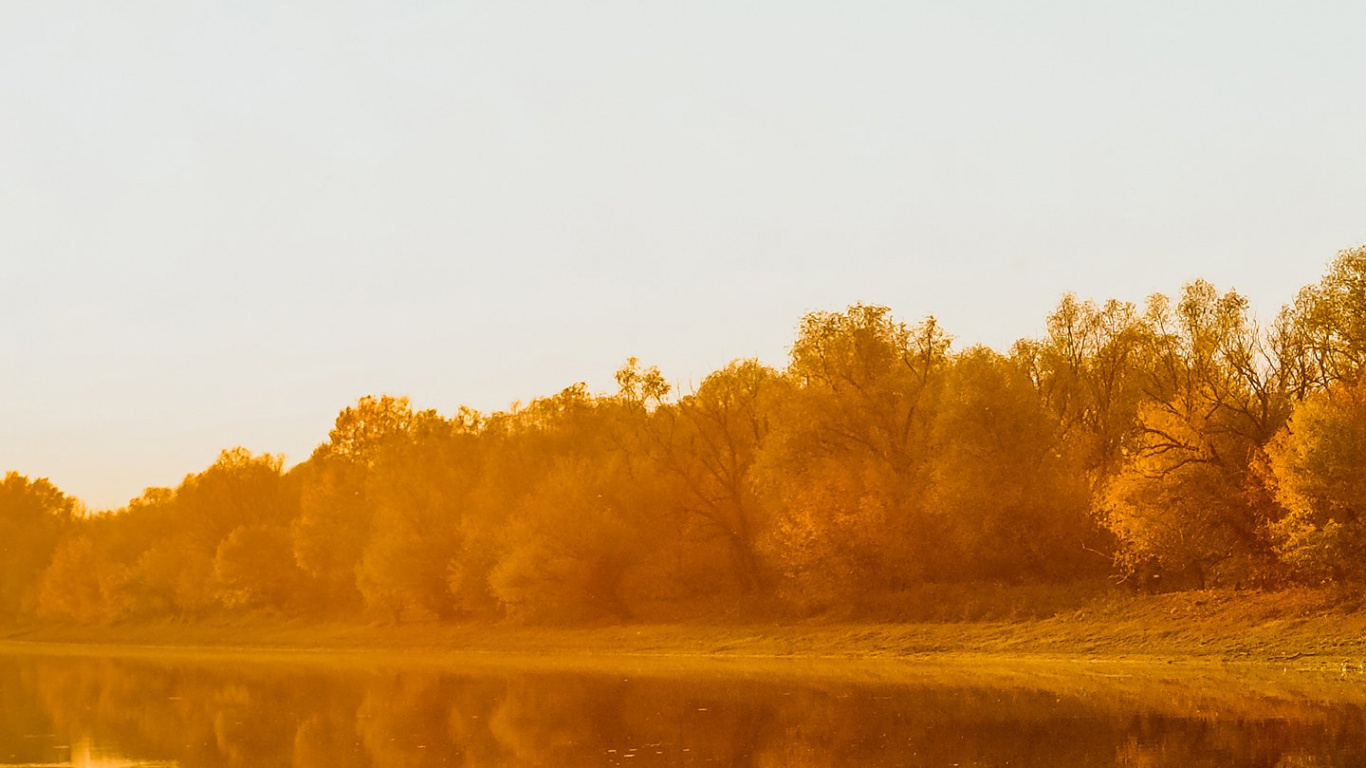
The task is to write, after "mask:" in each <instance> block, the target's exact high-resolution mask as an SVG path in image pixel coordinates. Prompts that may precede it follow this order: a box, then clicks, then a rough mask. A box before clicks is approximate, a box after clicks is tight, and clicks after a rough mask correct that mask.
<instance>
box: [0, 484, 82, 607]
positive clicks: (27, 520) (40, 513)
mask: <svg viewBox="0 0 1366 768" xmlns="http://www.w3.org/2000/svg"><path fill="white" fill-rule="evenodd" d="M77 511H78V505H77V502H76V501H75V499H72V498H71V497H69V496H67V495H66V494H64V493H62V492H61V491H60V490H58V489H57V487H56V486H54V485H53V484H52V483H50V482H48V481H47V480H46V479H44V478H39V479H37V480H29V479H28V478H27V477H24V476H23V475H20V474H19V473H17V472H9V473H6V474H5V477H4V479H3V480H0V621H3V620H8V619H13V618H15V617H16V616H18V615H19V613H20V612H21V610H23V609H25V608H27V607H28V605H27V604H28V603H30V601H31V600H32V599H33V597H34V593H35V590H36V589H37V587H38V579H39V577H40V575H41V574H42V572H43V570H44V569H45V568H46V567H47V565H48V562H49V560H51V558H52V553H53V550H54V549H55V548H56V546H57V541H58V538H59V536H60V535H61V533H62V532H63V530H64V529H66V528H67V527H68V526H69V525H70V523H71V521H72V520H73V518H74V517H75V516H76V514H77Z"/></svg>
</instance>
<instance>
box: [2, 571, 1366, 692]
mask: <svg viewBox="0 0 1366 768" xmlns="http://www.w3.org/2000/svg"><path fill="white" fill-rule="evenodd" d="M37 646H42V647H43V648H45V649H47V650H49V651H50V650H52V649H55V648H58V647H65V648H66V649H67V650H68V651H70V652H89V651H92V650H95V649H96V648H106V647H118V648H122V649H125V650H130V651H136V652H141V653H156V654H166V653H174V652H182V653H184V652H211V653H228V654H230V653H243V652H251V653H258V654H259V653H262V652H270V653H273V654H307V655H314V654H328V653H331V654H339V653H348V654H368V655H376V654H382V655H389V656H398V657H406V658H428V659H441V658H452V657H465V658H469V657H479V656H486V657H487V656H498V657H503V658H506V657H524V658H527V659H534V658H544V657H555V658H560V659H563V658H585V659H591V658H607V657H633V658H641V657H651V658H659V659H685V658H707V659H774V660H776V659H809V660H813V661H814V660H830V661H835V660H851V659H861V660H868V661H876V660H928V659H935V658H947V657H965V656H974V657H982V658H986V657H990V658H994V659H1012V658H1018V659H1040V660H1045V659H1054V660H1057V659H1066V660H1074V661H1084V662H1102V661H1141V662H1174V661H1181V662H1200V663H1214V664H1229V663H1238V664H1254V665H1279V666H1293V667H1294V668H1297V669H1324V670H1338V669H1351V670H1353V671H1358V670H1360V671H1362V672H1363V673H1366V606H1363V604H1362V603H1361V601H1360V600H1359V599H1357V598H1355V596H1352V595H1347V594H1344V593H1342V592H1341V591H1326V590H1287V591H1280V592H1233V591H1201V592H1183V593H1174V594H1168V595H1155V596H1141V597H1138V596H1133V597H1114V596H1111V597H1108V598H1106V599H1104V600H1098V601H1095V602H1093V603H1091V604H1088V605H1087V606H1085V607H1083V608H1081V609H1079V610H1073V611H1068V612H1065V613H1060V614H1058V615H1055V616H1051V617H1047V618H1034V619H1023V620H1015V621H973V622H944V623H904V624H903V623H849V622H831V621H828V620H806V621H802V622H796V623H766V624H759V623H727V624H723V625H716V624H710V625H700V624H654V623H652V624H615V625H603V626H592V627H538V626H522V625H517V624H513V623H507V622H498V623H478V624H435V623H428V624H405V625H377V624H363V625H362V624H346V623H316V622H306V621H301V620H281V619H271V618H269V617H254V618H250V619H247V618H241V619H234V620H231V621H228V620H219V621H211V622H201V623H157V624H119V625H113V626H99V627H90V626H52V625H43V626H23V627H10V628H0V651H3V650H6V649H8V650H11V651H13V650H22V649H24V648H29V649H33V648H36V647H37Z"/></svg>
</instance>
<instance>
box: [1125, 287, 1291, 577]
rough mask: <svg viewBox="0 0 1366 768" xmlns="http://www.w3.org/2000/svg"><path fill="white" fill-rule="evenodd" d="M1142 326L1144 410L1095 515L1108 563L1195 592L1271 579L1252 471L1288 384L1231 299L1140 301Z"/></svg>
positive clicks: (1264, 512)
mask: <svg viewBox="0 0 1366 768" xmlns="http://www.w3.org/2000/svg"><path fill="white" fill-rule="evenodd" d="M1144 322H1145V324H1146V325H1147V328H1148V339H1149V349H1148V350H1147V352H1146V354H1147V355H1148V356H1149V361H1148V366H1149V371H1150V373H1149V374H1148V381H1147V383H1146V384H1145V394H1146V396H1147V402H1146V403H1145V404H1144V405H1143V407H1142V408H1140V410H1139V413H1138V433H1137V435H1136V436H1135V438H1134V439H1133V440H1132V442H1131V444H1130V446H1128V451H1127V454H1126V457H1125V462H1124V465H1123V467H1122V468H1121V470H1120V472H1119V473H1118V474H1117V475H1116V476H1115V477H1114V478H1112V480H1111V481H1110V482H1109V483H1108V484H1107V487H1106V489H1105V491H1104V493H1103V498H1102V501H1101V509H1100V512H1101V515H1102V518H1103V520H1104V522H1105V524H1106V525H1107V527H1109V529H1110V530H1111V531H1112V532H1114V533H1115V535H1116V537H1117V538H1118V543H1119V550H1118V552H1117V562H1118V564H1119V565H1120V567H1121V569H1122V570H1123V571H1124V572H1125V573H1126V574H1130V575H1132V574H1136V573H1139V572H1141V571H1146V570H1150V569H1151V568H1152V567H1155V568H1157V570H1158V571H1162V572H1165V573H1166V574H1167V576H1168V577H1172V576H1176V575H1177V574H1183V575H1184V576H1185V577H1186V578H1189V579H1190V580H1191V581H1192V582H1193V583H1196V584H1199V585H1204V584H1205V583H1207V582H1211V581H1212V582H1215V583H1239V582H1242V581H1245V580H1247V579H1249V578H1252V579H1257V580H1266V579H1269V578H1272V577H1273V576H1274V574H1272V573H1271V565H1272V564H1273V562H1274V557H1273V555H1272V552H1271V545H1270V537H1269V531H1268V526H1269V524H1270V521H1271V519H1272V518H1273V517H1274V516H1275V509H1274V507H1273V505H1272V503H1271V500H1270V498H1269V497H1268V496H1267V495H1266V493H1265V492H1264V490H1263V487H1262V485H1261V483H1260V481H1259V478H1258V475H1257V469H1256V468H1257V467H1258V466H1259V463H1260V461H1261V458H1260V457H1261V449H1262V446H1263V445H1265V443H1266V442H1267V441H1268V440H1269V439H1270V438H1271V436H1272V435H1273V434H1275V432H1276V431H1277V430H1278V429H1280V427H1281V425H1282V424H1283V423H1284V421H1285V418H1286V416H1287V415H1288V413H1289V410H1290V405H1291V402H1292V401H1291V398H1290V394H1289V392H1288V391H1287V382H1289V381H1292V377H1290V376H1287V375H1286V374H1285V370H1286V366H1285V365H1284V364H1283V361H1282V360H1281V359H1280V358H1279V357H1278V356H1277V355H1276V354H1275V352H1274V347H1273V346H1272V345H1270V344H1268V341H1267V335H1266V334H1264V333H1263V332H1262V331H1261V329H1260V328H1259V327H1258V326H1257V325H1256V323H1255V322H1253V321H1252V319H1251V317H1250V313H1249V310H1248V305H1247V300H1246V299H1244V298H1243V297H1242V296H1240V295H1239V294H1238V293H1236V292H1234V291H1229V292H1227V293H1224V294H1220V293H1219V292H1218V291H1217V290H1216V289H1215V288H1214V287H1213V286H1211V285H1210V284H1209V283H1206V282H1203V281H1197V282H1195V283H1192V284H1190V285H1188V286H1186V287H1185V289H1184V290H1183V291H1182V295H1181V300H1180V301H1179V302H1178V303H1177V304H1176V306H1175V307H1174V308H1173V307H1172V306H1171V304H1170V302H1169V301H1168V300H1167V299H1166V297H1163V296H1154V297H1153V298H1152V299H1150V300H1149V306H1148V310H1147V314H1146V316H1145V318H1144ZM1168 580H1169V581H1170V578H1169V579H1168Z"/></svg>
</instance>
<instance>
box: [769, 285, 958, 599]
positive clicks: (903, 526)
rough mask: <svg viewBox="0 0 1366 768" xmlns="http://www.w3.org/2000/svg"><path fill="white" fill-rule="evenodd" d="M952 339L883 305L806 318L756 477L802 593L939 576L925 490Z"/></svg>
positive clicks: (773, 542)
mask: <svg viewBox="0 0 1366 768" xmlns="http://www.w3.org/2000/svg"><path fill="white" fill-rule="evenodd" d="M948 348H949V338H948V336H947V335H945V334H944V332H943V330H942V329H941V328H940V327H939V325H938V324H937V323H936V322H935V321H934V319H933V318H931V319H928V320H926V321H924V322H922V323H921V324H919V325H917V326H914V327H912V326H908V325H906V324H905V323H902V322H899V321H897V320H895V319H893V318H892V316H891V313H890V311H889V310H888V309H887V308H885V307H871V306H865V305H854V306H852V307H850V308H849V309H848V310H847V311H845V312H843V313H829V312H817V313H812V314H809V315H807V316H806V317H805V318H803V320H802V323H801V326H800V330H799V333H798V337H797V341H796V342H795V343H794V344H793V347H792V355H791V361H790V363H789V365H788V368H787V371H786V375H787V376H788V377H789V378H790V379H791V381H792V383H793V385H794V386H793V389H792V392H791V396H790V397H788V398H786V399H785V403H784V405H783V407H782V408H781V417H780V419H779V420H778V425H779V426H778V428H777V429H776V430H775V431H774V433H773V434H772V436H771V437H770V439H769V440H768V442H767V444H766V446H765V448H764V451H763V458H762V459H761V460H760V462H759V466H758V468H757V472H756V478H757V480H758V483H759V488H760V489H761V491H762V493H763V495H764V497H765V501H766V503H767V504H769V505H770V508H771V509H773V510H774V511H775V520H774V525H773V529H772V532H771V533H770V534H769V535H768V536H767V537H765V547H766V549H767V551H768V552H769V553H771V555H772V557H773V558H774V562H775V563H777V564H778V565H779V566H780V567H781V568H782V570H783V571H784V572H785V574H786V576H787V577H788V578H789V579H790V584H791V585H792V586H793V587H794V588H795V589H794V595H795V596H796V597H798V598H799V599H800V600H801V601H803V602H808V603H822V602H825V603H829V602H831V601H833V600H839V599H843V598H845V597H847V596H849V595H850V594H853V593H857V592H859V591H863V590H878V589H898V588H903V587H905V586H908V585H909V584H913V583H916V582H918V581H921V580H923V579H925V578H927V577H930V578H932V577H934V576H935V572H936V570H937V568H938V565H937V563H936V555H937V554H938V551H937V548H936V533H935V531H934V530H933V526H934V520H933V519H932V518H931V516H929V515H928V514H927V511H926V508H925V503H924V492H925V489H926V487H927V486H928V482H927V479H928V471H929V467H930V461H929V460H930V444H931V434H930V432H931V424H932V421H933V414H934V407H935V400H936V398H937V396H938V393H939V390H940V385H941V383H942V379H943V373H944V371H945V369H946V366H947V361H948Z"/></svg>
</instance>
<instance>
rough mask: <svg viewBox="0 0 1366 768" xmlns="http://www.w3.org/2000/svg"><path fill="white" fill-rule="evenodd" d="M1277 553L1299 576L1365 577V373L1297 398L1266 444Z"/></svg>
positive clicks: (1351, 578)
mask: <svg viewBox="0 0 1366 768" xmlns="http://www.w3.org/2000/svg"><path fill="white" fill-rule="evenodd" d="M1267 456H1268V465H1269V468H1270V473H1271V477H1272V480H1273V481H1274V482H1273V488H1274V492H1275V496H1276V501H1277V502H1279V503H1280V505H1281V506H1282V507H1284V509H1285V510H1286V514H1285V517H1284V518H1283V519H1281V520H1279V521H1278V522H1277V523H1276V525H1275V526H1274V534H1275V537H1276V548H1277V552H1278V554H1279V555H1280V556H1281V558H1282V559H1283V560H1285V561H1286V563H1287V564H1289V565H1290V566H1291V567H1292V568H1294V569H1295V571H1296V572H1297V573H1298V574H1300V575H1301V576H1303V577H1305V578H1308V579H1313V580H1322V579H1328V580H1333V581H1360V580H1362V579H1363V578H1366V563H1363V561H1362V554H1363V553H1366V379H1363V380H1362V381H1358V382H1357V383H1355V384H1351V385H1347V384H1341V383H1335V384H1333V385H1332V386H1330V387H1329V388H1328V389H1327V390H1325V391H1323V392H1321V393H1318V394H1316V395H1314V396H1313V397H1310V398H1309V399H1308V400H1306V401H1304V402H1302V403H1300V404H1299V406H1298V407H1297V408H1296V409H1295V412H1294V414H1293V415H1292V416H1291V418H1290V421H1289V423H1288V424H1287V425H1286V427H1285V429H1283V430H1282V431H1281V432H1280V433H1279V434H1277V435H1276V437H1275V438H1274V439H1273V440H1272V441H1271V443H1270V444H1269V445H1268V446H1267Z"/></svg>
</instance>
